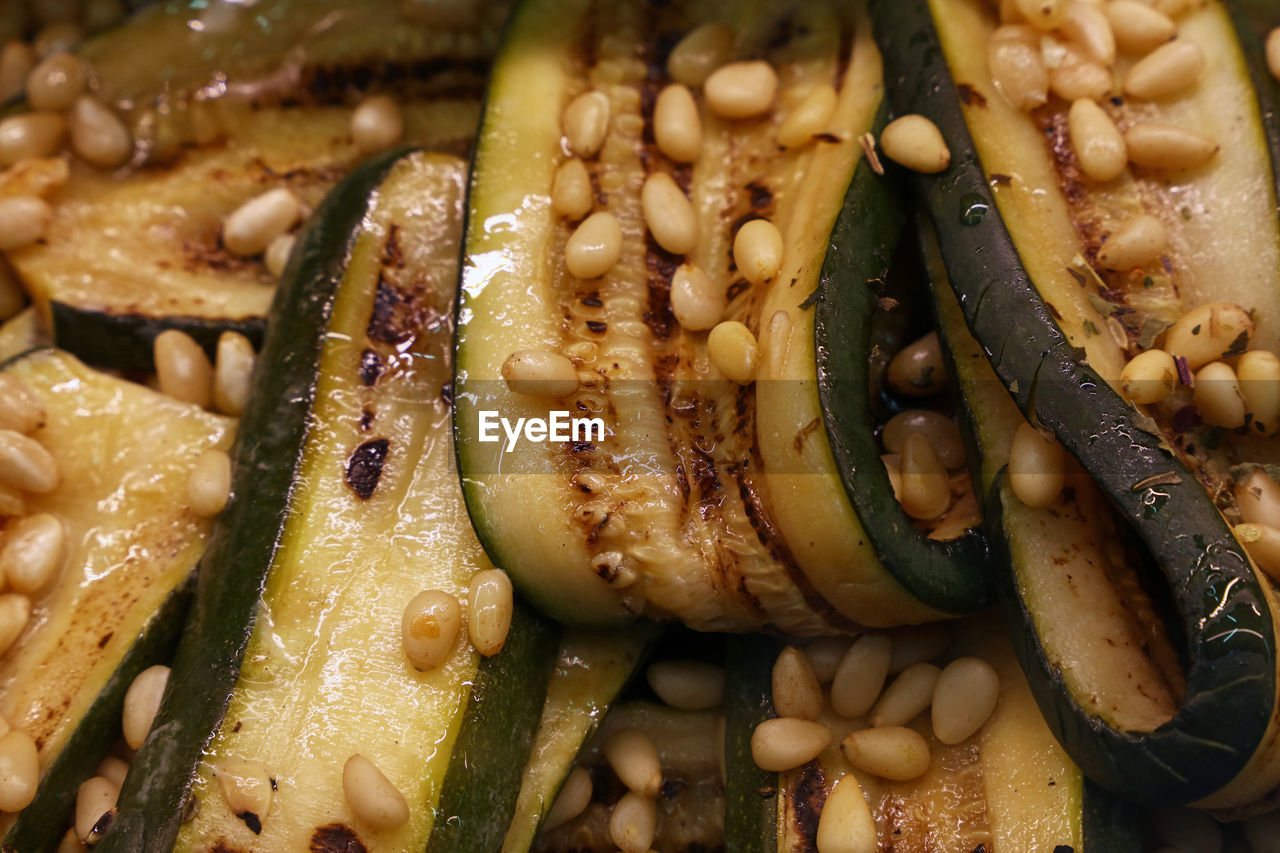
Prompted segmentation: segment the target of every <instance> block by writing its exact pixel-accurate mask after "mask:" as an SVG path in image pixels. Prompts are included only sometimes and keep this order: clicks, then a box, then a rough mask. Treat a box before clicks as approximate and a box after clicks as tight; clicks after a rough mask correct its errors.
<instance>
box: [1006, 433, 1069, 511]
mask: <svg viewBox="0 0 1280 853" xmlns="http://www.w3.org/2000/svg"><path fill="white" fill-rule="evenodd" d="M1065 474H1066V468H1065V460H1064V459H1063V455H1062V445H1061V444H1058V442H1057V441H1054V440H1053V439H1052V438H1048V439H1047V438H1045V437H1044V436H1043V435H1041V434H1040V431H1039V430H1038V429H1036V428H1035V427H1033V426H1031V424H1028V423H1023V424H1019V425H1018V430H1017V432H1015V433H1014V434H1013V444H1012V445H1011V446H1010V448H1009V485H1010V487H1012V489H1013V493H1014V494H1015V495H1017V496H1018V500H1020V501H1022V502H1023V503H1024V504H1026V505H1027V506H1029V507H1037V508H1038V507H1046V506H1049V505H1050V504H1052V503H1054V502H1055V501H1057V499H1058V495H1059V494H1060V493H1061V492H1062V484H1063V480H1064V478H1065Z"/></svg>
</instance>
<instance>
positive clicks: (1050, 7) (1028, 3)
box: [1016, 0, 1067, 32]
mask: <svg viewBox="0 0 1280 853" xmlns="http://www.w3.org/2000/svg"><path fill="white" fill-rule="evenodd" d="M1016 5H1017V7H1018V11H1019V12H1020V13H1021V14H1022V18H1023V20H1025V21H1026V22H1027V23H1028V24H1030V25H1031V26H1033V27H1035V28H1036V29H1037V30H1043V31H1044V32H1048V31H1049V30H1054V29H1057V28H1058V27H1059V26H1061V25H1062V23H1063V22H1064V21H1065V20H1066V18H1067V0H1016Z"/></svg>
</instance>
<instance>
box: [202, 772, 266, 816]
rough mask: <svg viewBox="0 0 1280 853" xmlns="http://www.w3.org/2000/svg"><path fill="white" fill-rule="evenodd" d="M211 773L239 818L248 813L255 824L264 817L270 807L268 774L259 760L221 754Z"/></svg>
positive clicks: (223, 796) (228, 805) (228, 806)
mask: <svg viewBox="0 0 1280 853" xmlns="http://www.w3.org/2000/svg"><path fill="white" fill-rule="evenodd" d="M213 775H214V776H215V777H216V778H217V780H218V789H219V790H220V791H222V798H223V799H224V800H226V802H227V808H229V809H230V810H231V813H232V814H233V815H235V816H236V817H239V818H240V819H241V820H243V819H244V818H245V816H246V815H252V816H253V817H256V818H257V819H258V822H259V824H261V822H262V821H264V820H265V819H266V817H267V811H268V810H269V809H270V808H271V777H270V776H269V775H268V774H267V771H266V768H264V767H263V766H262V762H260V761H253V760H251V759H247V758H224V759H223V760H221V761H219V762H218V763H217V764H216V765H215V766H214V768H213Z"/></svg>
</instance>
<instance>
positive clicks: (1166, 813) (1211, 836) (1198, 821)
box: [1151, 806, 1222, 851]
mask: <svg viewBox="0 0 1280 853" xmlns="http://www.w3.org/2000/svg"><path fill="white" fill-rule="evenodd" d="M1151 826H1152V828H1153V829H1155V831H1156V835H1157V836H1159V837H1160V839H1161V840H1162V841H1165V842H1167V843H1169V844H1171V845H1172V846H1174V847H1175V848H1177V849H1178V850H1187V851H1191V850H1195V851H1221V850H1222V828H1221V827H1220V826H1219V825H1218V822H1217V821H1216V820H1214V819H1213V818H1212V817H1211V816H1210V815H1208V814H1206V813H1205V812H1202V811H1198V810H1196V809H1191V808H1186V807H1181V806H1162V807H1159V808H1155V809H1152V810H1151Z"/></svg>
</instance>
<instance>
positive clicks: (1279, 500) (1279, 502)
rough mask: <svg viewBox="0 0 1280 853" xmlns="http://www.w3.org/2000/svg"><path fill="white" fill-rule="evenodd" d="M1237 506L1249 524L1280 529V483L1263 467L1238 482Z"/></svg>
mask: <svg viewBox="0 0 1280 853" xmlns="http://www.w3.org/2000/svg"><path fill="white" fill-rule="evenodd" d="M1235 499H1236V508H1237V509H1239V510H1240V517H1241V518H1243V519H1244V520H1245V521H1246V522H1247V523H1249V524H1264V525H1266V526H1267V527H1274V528H1276V529H1280V483H1277V482H1276V481H1275V480H1273V479H1271V475H1270V474H1268V473H1267V472H1266V471H1264V470H1262V469H1257V470H1254V471H1253V472H1252V473H1250V474H1249V475H1248V476H1247V477H1245V478H1244V479H1243V480H1241V481H1240V482H1239V483H1237V484H1236V487H1235Z"/></svg>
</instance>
